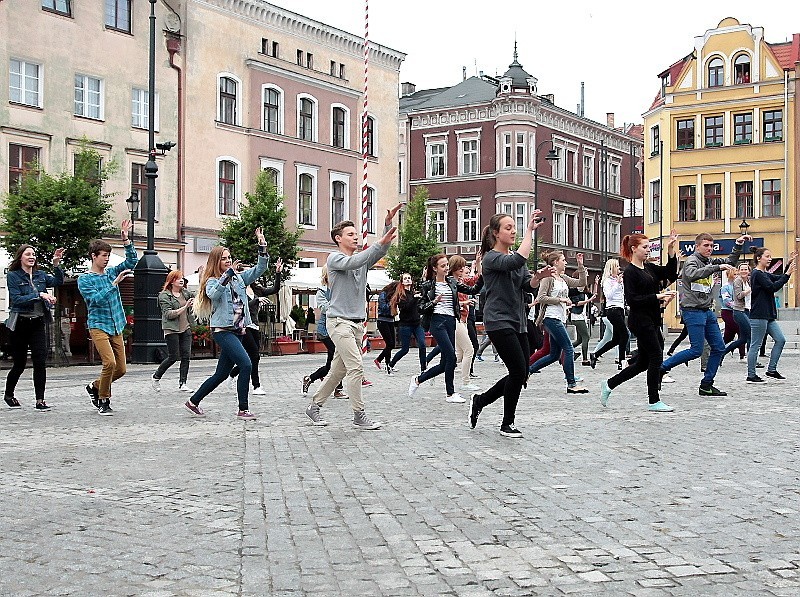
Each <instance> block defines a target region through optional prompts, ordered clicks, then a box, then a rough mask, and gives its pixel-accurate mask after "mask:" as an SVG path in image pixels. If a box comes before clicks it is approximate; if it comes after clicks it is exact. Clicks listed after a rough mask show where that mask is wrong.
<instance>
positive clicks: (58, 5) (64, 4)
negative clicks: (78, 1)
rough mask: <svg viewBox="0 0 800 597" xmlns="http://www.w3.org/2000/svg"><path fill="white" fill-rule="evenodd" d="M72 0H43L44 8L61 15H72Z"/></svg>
mask: <svg viewBox="0 0 800 597" xmlns="http://www.w3.org/2000/svg"><path fill="white" fill-rule="evenodd" d="M71 4H72V2H71V0H42V8H44V9H45V10H49V11H51V12H56V13H58V14H61V15H66V16H68V17H69V16H72V6H71Z"/></svg>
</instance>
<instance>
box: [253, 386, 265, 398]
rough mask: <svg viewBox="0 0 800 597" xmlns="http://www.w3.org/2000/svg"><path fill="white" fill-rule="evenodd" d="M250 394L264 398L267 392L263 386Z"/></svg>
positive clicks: (254, 389)
mask: <svg viewBox="0 0 800 597" xmlns="http://www.w3.org/2000/svg"><path fill="white" fill-rule="evenodd" d="M250 393H251V394H254V395H256V396H264V395H265V394H266V392H265V391H264V388H262V387H261V386H258V387H257V388H253V391H252V392H250Z"/></svg>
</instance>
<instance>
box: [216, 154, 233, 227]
mask: <svg viewBox="0 0 800 597" xmlns="http://www.w3.org/2000/svg"><path fill="white" fill-rule="evenodd" d="M218 189H219V192H218V196H219V205H218V209H219V214H220V215H222V216H235V215H236V162H232V161H230V160H220V161H219V184H218Z"/></svg>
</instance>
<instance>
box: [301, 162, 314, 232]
mask: <svg viewBox="0 0 800 597" xmlns="http://www.w3.org/2000/svg"><path fill="white" fill-rule="evenodd" d="M314 187H315V177H314V176H313V175H312V174H311V173H308V172H304V173H302V174H300V175H299V176H298V177H297V223H298V224H300V225H301V226H313V225H314V222H315V221H316V218H315V215H316V209H315V203H316V202H315V201H314Z"/></svg>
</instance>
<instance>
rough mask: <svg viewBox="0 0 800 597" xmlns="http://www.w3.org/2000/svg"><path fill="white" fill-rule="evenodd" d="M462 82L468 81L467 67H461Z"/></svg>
mask: <svg viewBox="0 0 800 597" xmlns="http://www.w3.org/2000/svg"><path fill="white" fill-rule="evenodd" d="M461 80H462V81H466V80H467V67H466V66H462V67H461Z"/></svg>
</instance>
